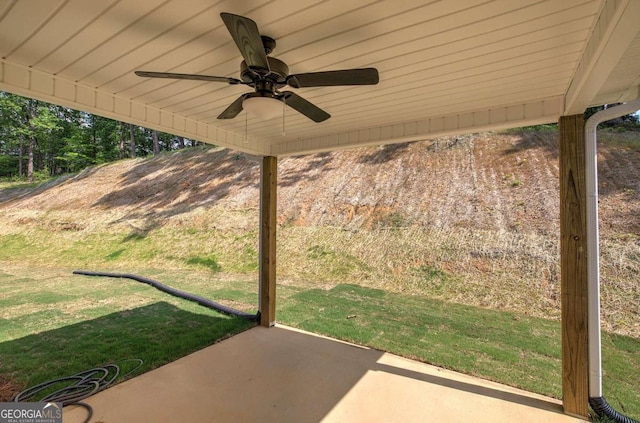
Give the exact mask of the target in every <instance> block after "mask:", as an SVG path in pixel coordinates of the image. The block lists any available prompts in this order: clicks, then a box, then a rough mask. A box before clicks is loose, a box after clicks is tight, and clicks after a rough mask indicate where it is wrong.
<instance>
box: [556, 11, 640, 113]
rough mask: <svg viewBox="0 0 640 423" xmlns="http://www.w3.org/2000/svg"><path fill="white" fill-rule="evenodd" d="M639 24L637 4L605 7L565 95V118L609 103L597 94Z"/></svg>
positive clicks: (626, 95)
mask: <svg viewBox="0 0 640 423" xmlns="http://www.w3.org/2000/svg"><path fill="white" fill-rule="evenodd" d="M638 22H640V2H638V1H633V0H616V1H614V0H610V1H607V2H605V3H604V6H603V9H602V11H601V12H600V16H599V17H598V20H597V22H596V25H595V27H594V29H593V31H592V33H591V36H590V37H589V41H588V42H587V46H586V48H585V50H584V54H583V57H582V59H581V61H580V63H579V65H578V67H577V69H576V72H575V74H574V77H573V80H572V81H571V84H570V85H569V89H568V90H567V93H566V95H565V106H564V113H562V114H563V115H564V116H570V115H575V114H578V113H583V112H584V111H585V110H586V109H587V108H588V107H589V106H592V105H594V104H596V100H598V99H599V100H600V102H602V101H604V102H605V103H607V102H611V100H610V99H609V98H607V99H605V98H604V96H602V95H601V96H598V93H599V92H600V89H601V88H602V86H603V85H604V84H605V82H606V81H607V79H608V78H609V76H610V75H611V72H612V71H613V70H614V69H615V67H616V66H617V65H618V62H619V61H620V59H621V58H622V56H623V55H624V53H625V51H626V49H627V47H628V46H629V44H630V43H631V42H632V41H633V39H634V38H635V37H636V35H637V34H638V31H640V25H638ZM623 47H624V48H623ZM627 91H633V90H627ZM598 97H599V98H598ZM607 97H609V96H607ZM612 97H613V98H618V99H619V100H621V101H625V100H626V101H629V100H633V99H635V98H636V96H634V93H628V92H625V93H615V94H614V96H612Z"/></svg>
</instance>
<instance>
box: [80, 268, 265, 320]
mask: <svg viewBox="0 0 640 423" xmlns="http://www.w3.org/2000/svg"><path fill="white" fill-rule="evenodd" d="M73 274H74V275H85V276H106V277H109V278H126V279H133V280H134V281H138V282H142V283H146V284H149V285H151V286H152V287H154V288H156V289H159V290H160V291H162V292H166V293H167V294H170V295H173V296H174V297H178V298H183V299H185V300H189V301H193V302H196V303H198V304H200V305H201V306H204V307H207V308H210V309H213V310H216V311H219V312H221V313H225V314H229V315H232V316H238V317H242V318H245V319H248V320H251V321H256V322H257V321H258V320H259V317H260V316H259V313H257V314H250V313H245V312H244V311H240V310H236V309H234V308H231V307H227V306H224V305H222V304H219V303H216V302H215V301H211V300H208V299H206V298H203V297H199V296H197V295H193V294H190V293H188V292H184V291H180V290H177V289H174V288H171V287H170V286H167V285H164V284H162V283H160V282H158V281H154V280H153V279H148V278H145V277H142V276H138V275H132V274H129V273H108V272H90V271H88V270H74V271H73Z"/></svg>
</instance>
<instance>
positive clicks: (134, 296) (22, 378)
mask: <svg viewBox="0 0 640 423" xmlns="http://www.w3.org/2000/svg"><path fill="white" fill-rule="evenodd" d="M24 275H29V276H24ZM0 298H1V300H0V310H1V311H0V317H2V318H1V319H0V373H1V374H4V375H5V376H8V377H9V378H10V379H13V380H15V381H17V382H18V383H19V384H21V385H23V386H25V387H26V386H32V385H35V384H38V383H41V382H43V381H46V380H49V379H53V378H58V377H62V376H66V375H70V374H74V373H77V372H79V371H82V370H86V369H90V368H93V367H96V366H101V365H104V364H108V363H114V364H122V365H123V367H124V368H123V373H126V370H127V366H129V367H132V366H133V364H135V363H131V362H128V361H127V360H130V359H133V358H140V359H142V360H143V361H144V364H143V365H142V367H141V368H140V369H138V370H137V371H136V374H140V373H142V372H145V371H148V370H150V369H153V368H156V367H158V366H161V365H163V364H165V363H168V362H171V361H174V360H176V359H178V358H180V357H183V356H185V355H187V354H189V353H191V352H194V351H197V350H199V349H202V348H204V347H206V346H208V345H211V344H213V343H215V342H217V341H219V340H221V339H224V338H226V337H228V336H231V335H233V334H236V333H238V332H240V331H243V330H245V329H248V328H249V327H252V326H254V325H255V323H251V322H248V321H247V320H244V319H240V318H235V317H229V316H226V315H222V314H220V313H217V312H215V311H213V310H210V309H206V308H204V307H200V306H198V305H196V304H194V303H191V302H188V301H185V300H181V299H178V298H174V297H171V296H168V295H166V294H163V293H161V292H159V291H156V290H155V289H153V288H151V287H149V286H147V285H144V284H140V283H138V282H134V281H129V280H122V279H110V278H91V277H84V276H74V275H71V273H70V271H67V270H65V269H59V268H29V269H18V273H14V272H7V271H5V272H3V273H0Z"/></svg>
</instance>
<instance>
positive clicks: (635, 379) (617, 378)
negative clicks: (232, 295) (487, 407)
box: [278, 285, 640, 417]
mask: <svg viewBox="0 0 640 423" xmlns="http://www.w3.org/2000/svg"><path fill="white" fill-rule="evenodd" d="M278 319H279V321H281V322H283V323H286V324H289V325H292V326H295V327H298V328H301V329H305V330H308V331H312V332H315V333H320V334H324V335H328V336H332V337H336V338H340V339H343V340H347V341H350V342H354V343H357V344H360V345H366V346H369V347H371V348H376V349H380V350H384V351H391V352H394V353H396V354H399V355H402V356H405V357H409V358H414V359H418V360H421V361H424V362H427V363H430V364H434V365H437V366H440V367H445V368H449V369H452V370H456V371H460V372H464V373H467V374H471V375H476V376H480V377H482V378H486V379H490V380H494V381H497V382H501V383H506V384H508V385H512V386H516V387H520V388H523V389H526V390H528V391H532V392H537V393H540V394H543V395H548V396H552V397H556V398H560V397H561V347H560V325H559V323H558V322H557V321H552V320H545V319H540V318H532V317H526V316H521V315H517V314H514V313H507V312H501V311H496V310H489V309H482V308H478V307H471V306H464V305H459V304H451V303H446V302H443V301H437V300H433V299H428V298H425V297H420V296H409V295H402V294H393V293H388V292H385V291H382V290H376V289H370V288H364V287H360V286H355V285H338V286H336V287H334V288H332V289H331V290H321V289H310V290H301V291H300V292H297V293H295V294H293V295H290V296H287V297H286V298H285V299H284V300H283V301H281V305H280V308H279V313H278ZM603 367H604V392H605V395H606V397H607V399H608V401H609V403H610V404H611V405H612V406H614V408H616V409H617V410H620V411H622V410H623V411H624V412H625V413H627V414H629V415H631V416H636V417H637V416H640V399H639V398H638V396H637V395H636V393H637V392H638V388H640V340H638V339H634V338H630V337H624V336H619V335H611V334H607V333H605V334H603Z"/></svg>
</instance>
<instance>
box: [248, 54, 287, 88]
mask: <svg viewBox="0 0 640 423" xmlns="http://www.w3.org/2000/svg"><path fill="white" fill-rule="evenodd" d="M267 60H268V61H269V68H271V70H269V69H260V68H253V67H249V66H247V62H245V61H244V60H243V61H242V63H240V78H241V79H242V81H243V82H246V83H247V84H249V85H252V84H254V83H256V75H258V76H259V77H261V79H269V80H271V81H272V82H274V84H275V85H276V88H282V87H284V86H285V85H286V78H287V76H288V75H289V66H287V64H286V63H284V62H283V61H282V60H278V59H276V58H273V57H267Z"/></svg>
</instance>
